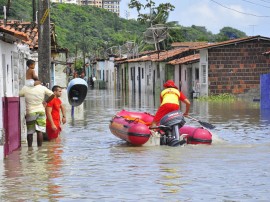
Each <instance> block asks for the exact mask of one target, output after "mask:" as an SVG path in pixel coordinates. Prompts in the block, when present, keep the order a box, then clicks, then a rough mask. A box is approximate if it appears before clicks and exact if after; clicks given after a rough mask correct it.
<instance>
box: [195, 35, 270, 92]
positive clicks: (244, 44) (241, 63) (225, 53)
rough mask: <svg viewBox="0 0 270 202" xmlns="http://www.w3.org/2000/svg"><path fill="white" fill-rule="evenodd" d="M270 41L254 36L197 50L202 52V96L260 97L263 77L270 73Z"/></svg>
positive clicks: (200, 69) (200, 68) (269, 39)
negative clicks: (268, 53)
mask: <svg viewBox="0 0 270 202" xmlns="http://www.w3.org/2000/svg"><path fill="white" fill-rule="evenodd" d="M269 47H270V38H267V37H263V36H252V37H246V38H239V39H234V40H228V41H224V42H220V43H215V44H208V45H205V46H200V47H195V48H194V49H196V50H198V51H199V54H200V65H199V72H200V73H199V74H200V75H201V77H200V79H199V85H200V95H210V94H214V95H215V94H222V93H229V94H234V95H238V96H242V95H244V96H250V97H254V96H258V97H259V92H260V90H259V87H260V75H261V74H266V73H269V72H270V68H269V67H270V63H269V57H268V58H267V57H265V56H264V55H263V54H262V53H264V52H266V51H269Z"/></svg>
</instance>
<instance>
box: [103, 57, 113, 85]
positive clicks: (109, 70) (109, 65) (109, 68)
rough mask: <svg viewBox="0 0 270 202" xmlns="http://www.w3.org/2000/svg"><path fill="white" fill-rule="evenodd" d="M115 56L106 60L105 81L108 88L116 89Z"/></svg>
mask: <svg viewBox="0 0 270 202" xmlns="http://www.w3.org/2000/svg"><path fill="white" fill-rule="evenodd" d="M114 74H115V72H114V58H113V57H110V58H109V60H106V61H105V75H104V76H105V81H106V85H107V88H108V89H114V80H115V79H114Z"/></svg>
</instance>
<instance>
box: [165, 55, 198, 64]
mask: <svg viewBox="0 0 270 202" xmlns="http://www.w3.org/2000/svg"><path fill="white" fill-rule="evenodd" d="M199 60H200V54H195V55H189V56H186V57H182V58H179V59H175V60H172V61H170V62H168V64H171V65H181V64H187V63H194V62H198V61H199Z"/></svg>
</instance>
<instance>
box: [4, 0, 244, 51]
mask: <svg viewBox="0 0 270 202" xmlns="http://www.w3.org/2000/svg"><path fill="white" fill-rule="evenodd" d="M0 5H1V6H2V5H7V0H0ZM0 15H1V16H0V17H1V18H2V19H3V13H0ZM8 19H17V20H23V21H32V1H30V0H16V1H11V7H10V12H9V16H8ZM51 22H53V23H54V24H55V26H56V33H57V42H58V44H59V46H61V47H64V48H68V49H69V51H70V53H71V55H74V54H75V52H76V49H77V51H78V52H84V53H86V54H87V55H98V53H101V52H104V50H106V49H108V48H109V47H112V46H119V45H123V44H124V43H125V42H126V41H135V42H136V43H137V44H139V49H140V50H141V51H142V50H151V49H154V46H153V45H149V44H148V45H147V44H145V43H144V42H143V32H144V31H145V30H146V29H147V27H146V25H144V24H141V23H139V22H138V21H136V20H126V19H123V18H120V17H118V16H117V15H116V14H114V13H111V12H109V11H106V10H105V9H100V8H96V7H91V6H77V5H73V4H51ZM168 26H170V27H173V29H169V30H170V31H169V36H168V38H167V39H166V42H165V44H166V47H165V48H166V49H168V48H170V44H171V43H172V42H180V41H211V42H215V41H223V40H227V39H229V38H230V37H234V38H239V37H244V36H246V34H245V33H244V32H241V31H239V30H237V29H233V28H231V27H225V28H223V29H222V30H220V33H219V34H216V35H215V34H212V33H211V32H209V31H208V30H207V29H206V28H205V27H204V26H194V25H193V26H191V27H183V26H181V25H178V24H177V22H170V23H168Z"/></svg>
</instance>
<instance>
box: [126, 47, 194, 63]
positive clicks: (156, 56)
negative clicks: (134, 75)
mask: <svg viewBox="0 0 270 202" xmlns="http://www.w3.org/2000/svg"><path fill="white" fill-rule="evenodd" d="M189 50H190V49H189V48H178V49H172V50H168V51H162V52H159V53H152V54H149V55H145V56H142V57H139V58H134V59H129V60H126V62H144V61H153V62H158V61H165V60H167V59H169V58H172V57H174V56H176V55H178V54H181V53H184V52H186V51H189Z"/></svg>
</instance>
